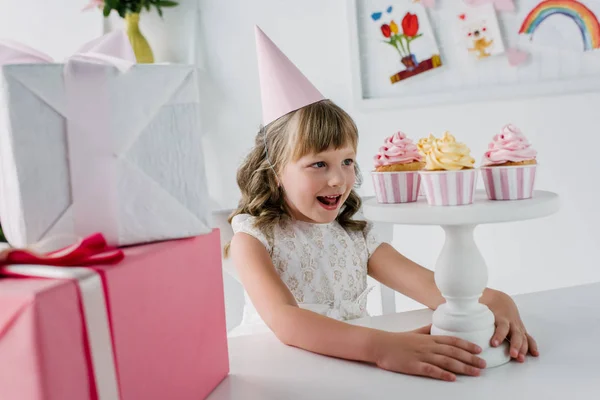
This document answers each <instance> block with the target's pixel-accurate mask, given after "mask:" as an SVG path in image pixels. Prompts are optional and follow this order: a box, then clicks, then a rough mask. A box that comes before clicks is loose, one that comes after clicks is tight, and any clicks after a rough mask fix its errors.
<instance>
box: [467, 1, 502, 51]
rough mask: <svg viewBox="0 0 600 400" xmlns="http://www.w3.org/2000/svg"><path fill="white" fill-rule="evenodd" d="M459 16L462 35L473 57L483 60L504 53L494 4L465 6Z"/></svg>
mask: <svg viewBox="0 0 600 400" xmlns="http://www.w3.org/2000/svg"><path fill="white" fill-rule="evenodd" d="M457 17H458V18H457V19H458V21H459V27H460V35H461V37H462V40H463V41H464V44H465V47H466V49H467V51H468V53H469V54H470V56H471V57H473V58H474V59H475V60H483V59H486V58H488V57H490V56H494V55H497V54H502V53H504V43H503V42H502V34H501V33H500V26H499V25H498V18H497V17H496V11H495V10H494V6H493V5H491V4H485V5H481V6H478V7H463V8H462V12H461V13H460V14H458V16H457Z"/></svg>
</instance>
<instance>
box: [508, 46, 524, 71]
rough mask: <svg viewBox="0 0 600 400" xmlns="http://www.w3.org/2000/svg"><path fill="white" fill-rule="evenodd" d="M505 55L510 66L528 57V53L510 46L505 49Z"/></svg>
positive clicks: (515, 65) (517, 64) (516, 64)
mask: <svg viewBox="0 0 600 400" xmlns="http://www.w3.org/2000/svg"><path fill="white" fill-rule="evenodd" d="M506 57H507V58H508V63H509V64H510V66H512V67H517V66H519V65H521V64H523V63H525V62H526V61H527V60H528V59H529V53H527V52H525V51H523V50H519V49H517V48H510V49H507V50H506Z"/></svg>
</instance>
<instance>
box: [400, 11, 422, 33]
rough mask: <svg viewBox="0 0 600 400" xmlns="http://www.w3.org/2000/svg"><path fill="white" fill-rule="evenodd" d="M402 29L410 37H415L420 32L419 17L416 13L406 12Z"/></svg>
mask: <svg viewBox="0 0 600 400" xmlns="http://www.w3.org/2000/svg"><path fill="white" fill-rule="evenodd" d="M402 31H403V32H404V34H405V35H406V36H408V37H414V36H416V35H417V33H418V32H419V17H417V15H416V14H411V13H409V12H407V13H406V15H405V16H404V18H402Z"/></svg>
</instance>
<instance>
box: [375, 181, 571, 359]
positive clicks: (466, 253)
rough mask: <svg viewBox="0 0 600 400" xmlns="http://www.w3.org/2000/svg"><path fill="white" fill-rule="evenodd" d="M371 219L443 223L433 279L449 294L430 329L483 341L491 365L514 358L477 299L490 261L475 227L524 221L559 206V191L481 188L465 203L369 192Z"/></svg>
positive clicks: (551, 212)
mask: <svg viewBox="0 0 600 400" xmlns="http://www.w3.org/2000/svg"><path fill="white" fill-rule="evenodd" d="M363 209H364V215H365V217H366V218H367V219H369V220H371V221H373V222H383V223H391V224H403V225H439V226H441V227H442V228H443V229H444V231H445V233H446V240H445V243H444V246H443V248H442V251H441V253H440V255H439V257H438V260H437V263H436V265H435V283H436V285H437V287H438V288H439V289H440V291H441V293H442V295H443V296H444V298H445V299H446V303H445V304H442V305H441V306H439V307H438V308H437V310H435V312H434V313H433V321H432V328H431V334H432V335H450V336H455V337H459V338H462V339H465V340H468V341H470V342H473V343H476V344H477V345H479V346H480V347H481V348H482V349H483V351H482V353H481V354H479V356H480V357H481V358H483V359H485V360H486V363H487V367H488V368H490V367H495V366H498V365H502V364H504V363H506V362H508V361H510V355H509V345H508V343H507V342H506V341H505V342H504V344H503V345H501V346H498V347H491V345H490V340H491V338H492V336H493V334H494V331H495V325H494V322H495V321H494V315H493V314H492V312H491V311H490V310H489V308H488V307H487V306H485V305H483V304H481V303H479V298H480V297H481V295H482V293H483V290H484V289H485V288H486V286H487V281H488V274H487V266H486V264H485V260H484V259H483V256H482V255H481V253H480V252H479V249H478V248H477V244H476V243H475V240H474V237H473V230H474V229H475V227H476V226H477V225H479V224H491V223H499V222H510V221H523V220H528V219H533V218H541V217H545V216H548V215H551V214H553V213H555V212H557V211H558V209H559V197H558V195H557V194H556V193H552V192H546V191H541V190H536V191H534V194H533V197H532V198H531V199H526V200H513V201H492V200H488V199H487V196H486V194H485V191H482V190H481V191H477V192H476V195H475V201H474V203H473V204H470V205H467V206H429V205H428V204H427V202H426V201H425V199H424V198H419V200H418V201H417V202H415V203H406V204H379V203H377V200H376V199H374V198H371V199H369V200H366V201H365V203H364V204H363Z"/></svg>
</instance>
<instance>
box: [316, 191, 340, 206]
mask: <svg viewBox="0 0 600 400" xmlns="http://www.w3.org/2000/svg"><path fill="white" fill-rule="evenodd" d="M341 198H342V195H341V194H340V195H337V196H317V200H319V203H321V205H323V206H324V207H325V208H326V209H335V208H337V206H338V204H339V202H340V199H341Z"/></svg>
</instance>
